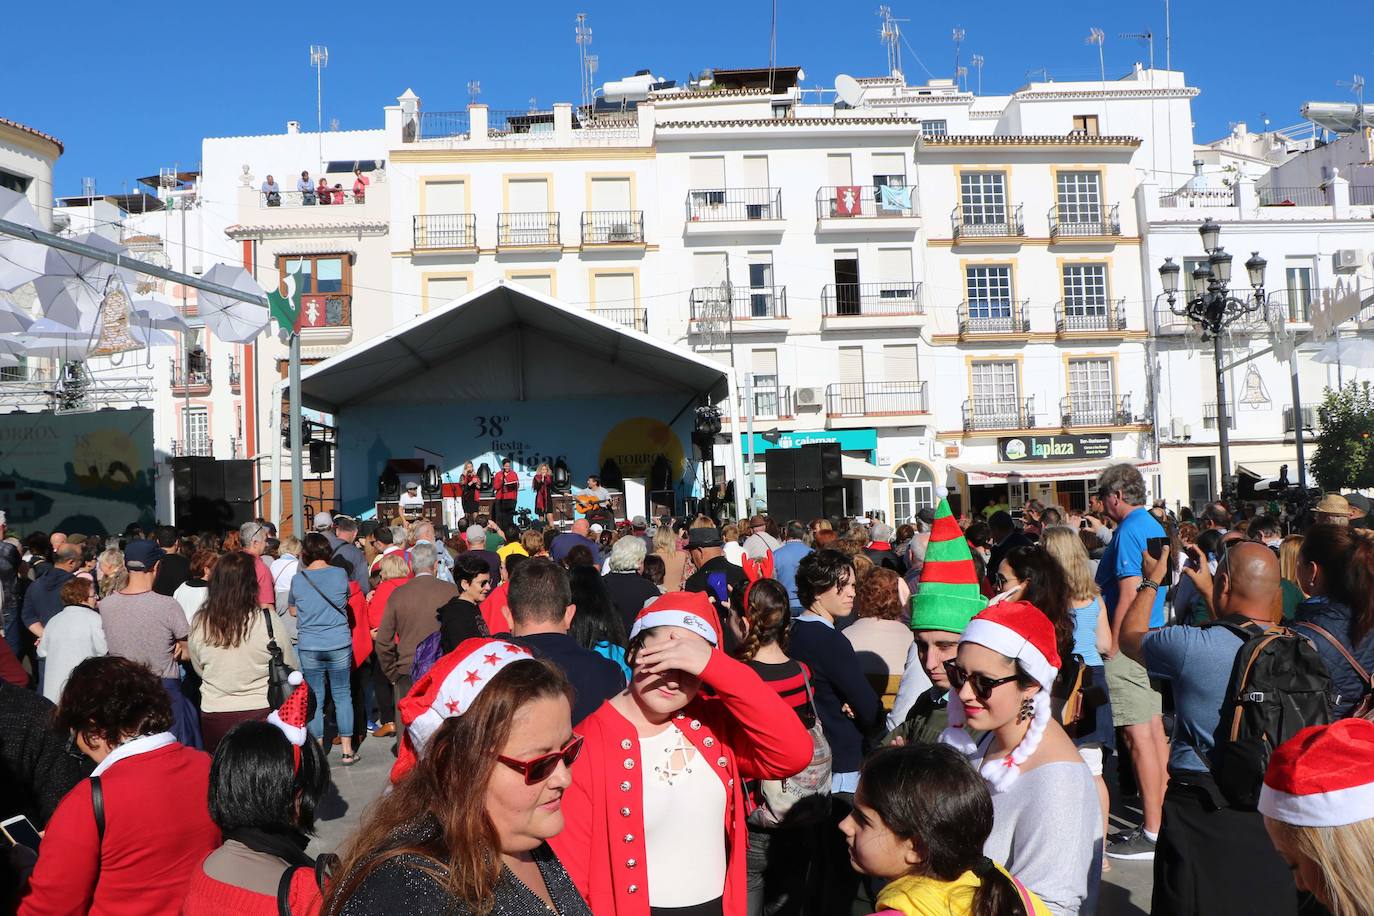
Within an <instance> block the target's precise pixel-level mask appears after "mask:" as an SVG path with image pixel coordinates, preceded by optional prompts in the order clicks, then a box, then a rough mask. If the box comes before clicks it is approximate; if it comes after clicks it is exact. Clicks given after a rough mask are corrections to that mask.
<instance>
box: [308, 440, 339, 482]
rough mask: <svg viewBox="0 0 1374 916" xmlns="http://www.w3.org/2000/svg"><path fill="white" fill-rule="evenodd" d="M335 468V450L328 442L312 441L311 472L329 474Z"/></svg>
mask: <svg viewBox="0 0 1374 916" xmlns="http://www.w3.org/2000/svg"><path fill="white" fill-rule="evenodd" d="M332 470H334V450H333V449H331V448H330V447H329V443H328V442H320V441H318V440H316V441H314V442H311V443H310V473H312V474H328V473H329V472H330V471H332Z"/></svg>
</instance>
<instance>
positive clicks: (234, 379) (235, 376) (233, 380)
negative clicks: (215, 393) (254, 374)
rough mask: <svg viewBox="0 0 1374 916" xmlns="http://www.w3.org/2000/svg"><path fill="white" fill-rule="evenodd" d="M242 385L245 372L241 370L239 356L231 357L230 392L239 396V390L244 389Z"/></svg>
mask: <svg viewBox="0 0 1374 916" xmlns="http://www.w3.org/2000/svg"><path fill="white" fill-rule="evenodd" d="M242 385H243V372H242V370H241V369H240V368H239V358H238V357H237V356H230V357H229V390H231V391H233V392H234V394H238V393H239V389H240V388H241V387H242Z"/></svg>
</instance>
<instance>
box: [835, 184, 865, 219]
mask: <svg viewBox="0 0 1374 916" xmlns="http://www.w3.org/2000/svg"><path fill="white" fill-rule="evenodd" d="M861 190H862V188H860V187H859V186H858V185H845V186H843V187H838V188H836V189H835V215H836V216H858V215H859V211H860V209H861V208H862V206H863V203H862V201H861V199H860V197H859V193H860V191H861Z"/></svg>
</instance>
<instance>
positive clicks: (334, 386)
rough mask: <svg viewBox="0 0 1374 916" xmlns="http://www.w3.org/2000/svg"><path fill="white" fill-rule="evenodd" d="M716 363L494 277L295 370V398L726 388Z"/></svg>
mask: <svg viewBox="0 0 1374 916" xmlns="http://www.w3.org/2000/svg"><path fill="white" fill-rule="evenodd" d="M728 372H729V370H728V369H727V368H725V367H724V366H721V365H720V364H719V363H717V362H715V361H713V360H710V359H706V358H705V357H702V356H698V355H697V354H695V353H692V352H690V351H688V350H685V349H683V348H681V347H676V346H673V345H671V344H668V343H664V342H662V341H659V340H655V339H654V338H652V337H649V336H648V335H647V334H642V333H640V332H639V331H636V330H633V329H631V328H627V327H624V326H622V325H620V324H617V323H614V322H610V321H606V320H604V319H602V318H600V317H598V316H597V315H596V313H595V312H592V311H588V310H585V309H582V308H577V307H574V306H569V305H565V304H563V303H561V302H559V301H558V300H556V299H553V298H551V297H549V296H544V295H541V294H539V293H537V292H534V291H533V290H530V289H527V288H526V287H523V286H521V285H519V284H518V283H512V282H509V281H506V280H497V281H494V282H492V283H489V284H487V285H486V286H483V287H482V288H480V289H476V290H473V291H472V292H471V293H469V294H467V295H466V296H463V297H462V298H460V299H455V300H453V301H452V302H450V303H448V304H446V305H443V306H440V307H439V308H437V309H434V310H432V311H430V312H428V313H426V314H424V315H420V316H419V317H417V318H414V319H412V320H410V321H408V322H406V323H405V324H403V325H400V326H399V327H396V328H393V329H391V330H390V331H387V332H386V333H385V334H382V335H379V336H377V337H375V338H373V339H371V340H369V341H366V342H365V343H361V344H358V345H357V346H355V347H350V348H349V349H348V350H345V351H344V352H342V353H340V354H338V355H336V356H332V357H330V358H329V359H327V360H325V361H324V362H321V363H317V364H316V365H314V366H311V367H309V368H308V369H305V370H304V371H303V372H302V373H301V402H302V403H303V404H304V405H305V406H306V407H309V408H312V409H315V410H322V411H326V412H329V413H337V412H339V411H340V410H341V409H344V408H347V407H353V406H364V405H366V406H385V405H388V404H449V403H454V402H462V401H503V400H510V401H527V400H534V399H553V398H559V399H561V398H593V397H610V396H624V395H646V394H663V395H671V396H673V397H674V398H689V397H691V396H694V395H704V396H707V397H709V398H711V399H713V400H715V399H719V398H722V397H724V396H725V392H726V385H727V375H728Z"/></svg>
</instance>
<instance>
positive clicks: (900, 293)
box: [821, 280, 926, 323]
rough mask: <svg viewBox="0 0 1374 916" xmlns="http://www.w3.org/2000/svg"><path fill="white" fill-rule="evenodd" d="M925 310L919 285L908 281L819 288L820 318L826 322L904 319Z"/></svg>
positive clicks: (835, 285)
mask: <svg viewBox="0 0 1374 916" xmlns="http://www.w3.org/2000/svg"><path fill="white" fill-rule="evenodd" d="M925 311H926V310H925V304H924V303H923V302H922V300H921V284H919V283H915V282H912V281H911V280H879V281H877V282H874V283H827V284H826V285H825V286H823V287H821V315H822V316H823V317H824V318H825V319H826V320H827V321H829V320H830V319H835V318H905V317H910V316H913V315H924V314H925ZM866 323H867V322H866Z"/></svg>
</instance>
